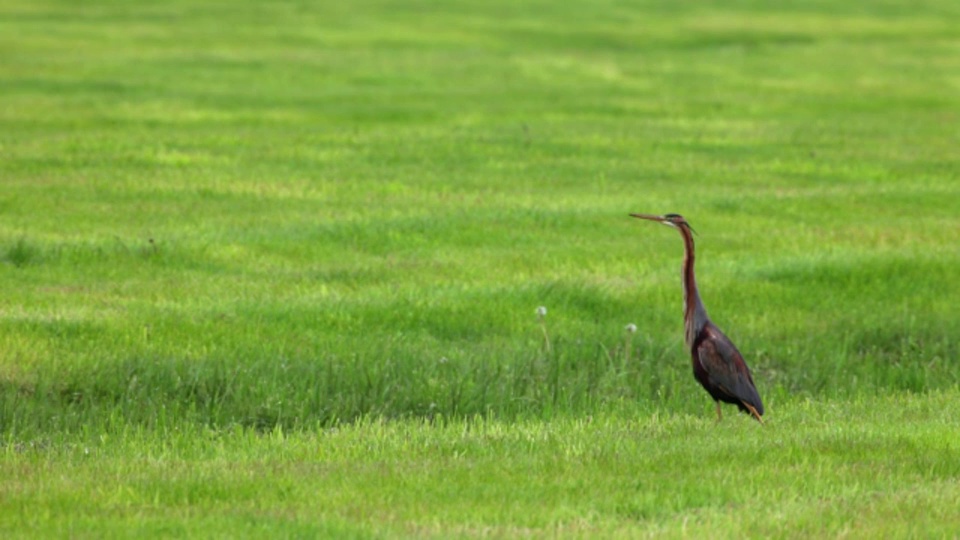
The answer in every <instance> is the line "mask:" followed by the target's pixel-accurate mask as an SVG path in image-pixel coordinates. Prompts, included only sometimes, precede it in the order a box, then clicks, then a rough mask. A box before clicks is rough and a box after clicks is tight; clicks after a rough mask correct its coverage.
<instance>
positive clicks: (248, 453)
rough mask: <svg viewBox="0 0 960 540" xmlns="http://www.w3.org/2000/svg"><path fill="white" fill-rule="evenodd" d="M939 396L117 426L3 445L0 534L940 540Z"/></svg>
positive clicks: (959, 464)
mask: <svg viewBox="0 0 960 540" xmlns="http://www.w3.org/2000/svg"><path fill="white" fill-rule="evenodd" d="M957 398H958V393H957V392H956V391H951V392H932V393H927V394H925V395H922V396H911V395H902V396H896V397H886V398H872V399H858V400H844V401H815V400H810V401H804V400H797V401H794V402H792V403H791V404H790V405H789V406H787V407H783V408H780V409H778V413H777V416H776V418H775V419H772V420H771V421H770V422H769V423H768V425H767V426H765V427H763V428H761V427H760V426H759V425H757V424H755V423H753V422H751V421H749V420H748V419H746V418H743V419H742V420H743V421H729V420H728V421H726V422H725V423H723V424H719V425H717V424H715V422H714V421H713V419H711V418H710V417H708V416H700V417H694V416H688V415H676V414H673V413H663V412H656V413H653V414H644V415H637V414H636V411H635V410H634V409H633V408H632V407H630V406H627V407H625V408H622V409H616V408H611V409H608V410H605V411H602V412H600V414H597V415H596V416H593V415H589V416H579V417H563V418H557V419H554V420H551V421H546V422H545V421H543V420H540V419H524V420H519V421H513V422H503V421H500V420H495V419H490V418H483V417H472V418H461V419H438V420H436V421H433V422H427V421H424V420H402V421H391V422H384V421H381V420H364V421H361V422H359V423H354V424H350V425H344V426H340V427H337V428H333V429H328V430H307V431H297V432H294V433H286V432H284V431H282V430H280V429H276V430H274V431H272V432H269V433H264V434H257V433H256V432H254V431H252V430H243V429H240V428H235V429H233V430H225V431H224V430H210V429H205V428H202V427H199V426H193V427H188V428H185V429H181V428H183V425H179V426H178V427H177V428H176V429H166V430H141V429H137V428H133V427H130V426H129V425H123V426H119V428H118V429H116V430H109V431H108V433H107V434H102V433H99V434H98V433H95V432H94V433H87V434H85V435H84V437H82V438H80V439H78V440H76V442H74V443H72V444H69V445H64V444H62V443H58V442H54V441H47V442H45V443H43V444H36V445H30V446H24V445H19V446H15V445H9V446H8V447H7V449H6V454H5V456H4V457H5V459H4V461H3V463H2V465H0V467H2V468H0V473H2V474H3V475H4V477H5V478H8V479H11V480H9V481H7V482H5V484H4V488H3V501H4V502H3V503H2V508H3V510H4V512H3V513H2V514H0V515H2V516H3V517H2V518H0V530H4V531H5V532H7V533H11V532H14V533H15V532H20V533H23V534H25V535H30V534H31V533H33V532H35V531H45V532H47V533H50V534H56V535H59V536H62V535H72V536H88V535H90V536H92V535H95V534H102V533H107V534H111V535H113V534H123V535H134V536H138V537H139V536H146V537H157V536H159V537H164V536H171V535H173V536H181V535H184V534H190V535H200V536H207V535H210V536H229V537H236V536H247V535H260V534H266V533H269V534H271V535H275V536H276V535H279V536H304V535H305V536H316V535H320V536H337V537H343V536H347V537H351V536H355V537H405V536H416V537H451V536H452V537H476V536H485V537H490V536H492V537H516V536H536V537H541V536H555V535H556V536H573V537H598V536H602V537H616V536H624V537H637V536H661V535H663V536H670V537H682V536H688V537H698V538H699V537H704V536H710V537H720V538H727V537H730V538H734V537H743V536H750V537H770V536H805V537H811V536H817V537H822V536H841V535H844V534H850V533H851V532H853V533H854V534H855V535H856V536H889V535H893V536H900V537H902V536H913V535H917V534H919V533H920V532H921V531H922V536H925V537H939V536H952V535H954V534H956V531H957V525H958V522H957V518H956V507H957V504H958V503H960V489H958V487H957V483H956V478H957V477H958V475H960V461H958V460H957V459H956V455H957V452H958V451H960V446H958V441H957V438H956V425H955V418H956V415H957V414H958V412H960V411H958V408H957V403H958V400H957ZM64 470H68V471H70V474H69V475H65V474H63V472H64ZM27 509H29V511H26V510H27ZM17 510H20V511H19V512H18V511H17Z"/></svg>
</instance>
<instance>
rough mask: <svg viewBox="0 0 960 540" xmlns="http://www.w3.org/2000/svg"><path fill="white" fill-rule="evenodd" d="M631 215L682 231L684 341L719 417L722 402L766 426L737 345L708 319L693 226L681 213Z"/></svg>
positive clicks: (754, 387)
mask: <svg viewBox="0 0 960 540" xmlns="http://www.w3.org/2000/svg"><path fill="white" fill-rule="evenodd" d="M630 215H631V216H633V217H636V218H641V219H647V220H651V221H658V222H660V223H664V224H666V225H670V226H671V227H674V228H676V229H677V230H678V231H680V235H681V236H682V237H683V244H684V253H683V266H682V277H683V304H684V305H683V322H684V341H685V342H686V344H687V348H688V349H689V351H690V356H691V359H692V361H693V376H694V378H696V379H697V382H699V383H700V384H701V385H702V386H703V388H704V389H705V390H706V391H707V393H709V394H710V396H711V397H712V398H713V399H714V401H716V402H717V417H718V418H719V417H720V406H719V403H720V402H723V403H731V404H734V405H736V406H737V408H739V409H740V410H741V411H743V412H745V413H747V414H750V415H752V416H753V417H754V418H756V419H757V421H759V422H760V423H761V424H762V423H763V419H762V418H761V416H763V401H762V400H761V399H760V394H759V393H758V392H757V388H756V386H755V385H754V384H753V376H752V375H751V374H750V368H749V367H747V363H746V362H745V361H744V360H743V355H741V354H740V351H738V350H737V347H736V345H734V344H733V342H732V341H730V338H728V337H727V336H726V335H725V334H724V333H723V332H722V331H720V329H719V328H717V325H715V324H713V322H712V321H711V320H710V318H709V317H708V316H707V310H706V309H705V308H704V307H703V301H701V300H700V292H699V291H698V289H697V280H696V277H695V275H694V271H693V264H694V258H695V255H694V245H693V234H692V232H693V229H692V228H691V227H690V224H689V223H687V220H685V219H684V218H683V216H680V215H678V214H666V215H664V216H653V215H648V214H630Z"/></svg>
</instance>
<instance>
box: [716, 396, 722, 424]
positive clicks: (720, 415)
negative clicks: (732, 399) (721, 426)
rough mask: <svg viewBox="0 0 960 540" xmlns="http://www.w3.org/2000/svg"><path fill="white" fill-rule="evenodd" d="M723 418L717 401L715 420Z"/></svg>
mask: <svg viewBox="0 0 960 540" xmlns="http://www.w3.org/2000/svg"><path fill="white" fill-rule="evenodd" d="M721 420H723V414H722V413H721V412H720V402H719V401H718V402H717V422H719V421H721Z"/></svg>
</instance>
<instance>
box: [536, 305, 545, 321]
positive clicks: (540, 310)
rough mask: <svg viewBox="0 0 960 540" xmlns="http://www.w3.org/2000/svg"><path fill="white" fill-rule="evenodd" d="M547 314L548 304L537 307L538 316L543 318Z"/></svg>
mask: <svg viewBox="0 0 960 540" xmlns="http://www.w3.org/2000/svg"><path fill="white" fill-rule="evenodd" d="M546 316H547V308H546V306H540V307H538V308H537V317H540V318H543V317H546Z"/></svg>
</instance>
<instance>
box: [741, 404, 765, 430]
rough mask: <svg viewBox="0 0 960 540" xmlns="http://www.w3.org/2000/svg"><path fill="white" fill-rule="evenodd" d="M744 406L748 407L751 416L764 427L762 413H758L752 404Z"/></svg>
mask: <svg viewBox="0 0 960 540" xmlns="http://www.w3.org/2000/svg"><path fill="white" fill-rule="evenodd" d="M744 406H746V407H747V410H749V411H750V414H752V415H753V417H754V418H756V419H757V422H760V424H761V425H762V424H763V418H760V413H758V412H757V409H756V408H755V407H754V406H753V405H751V404H749V403H744Z"/></svg>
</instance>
